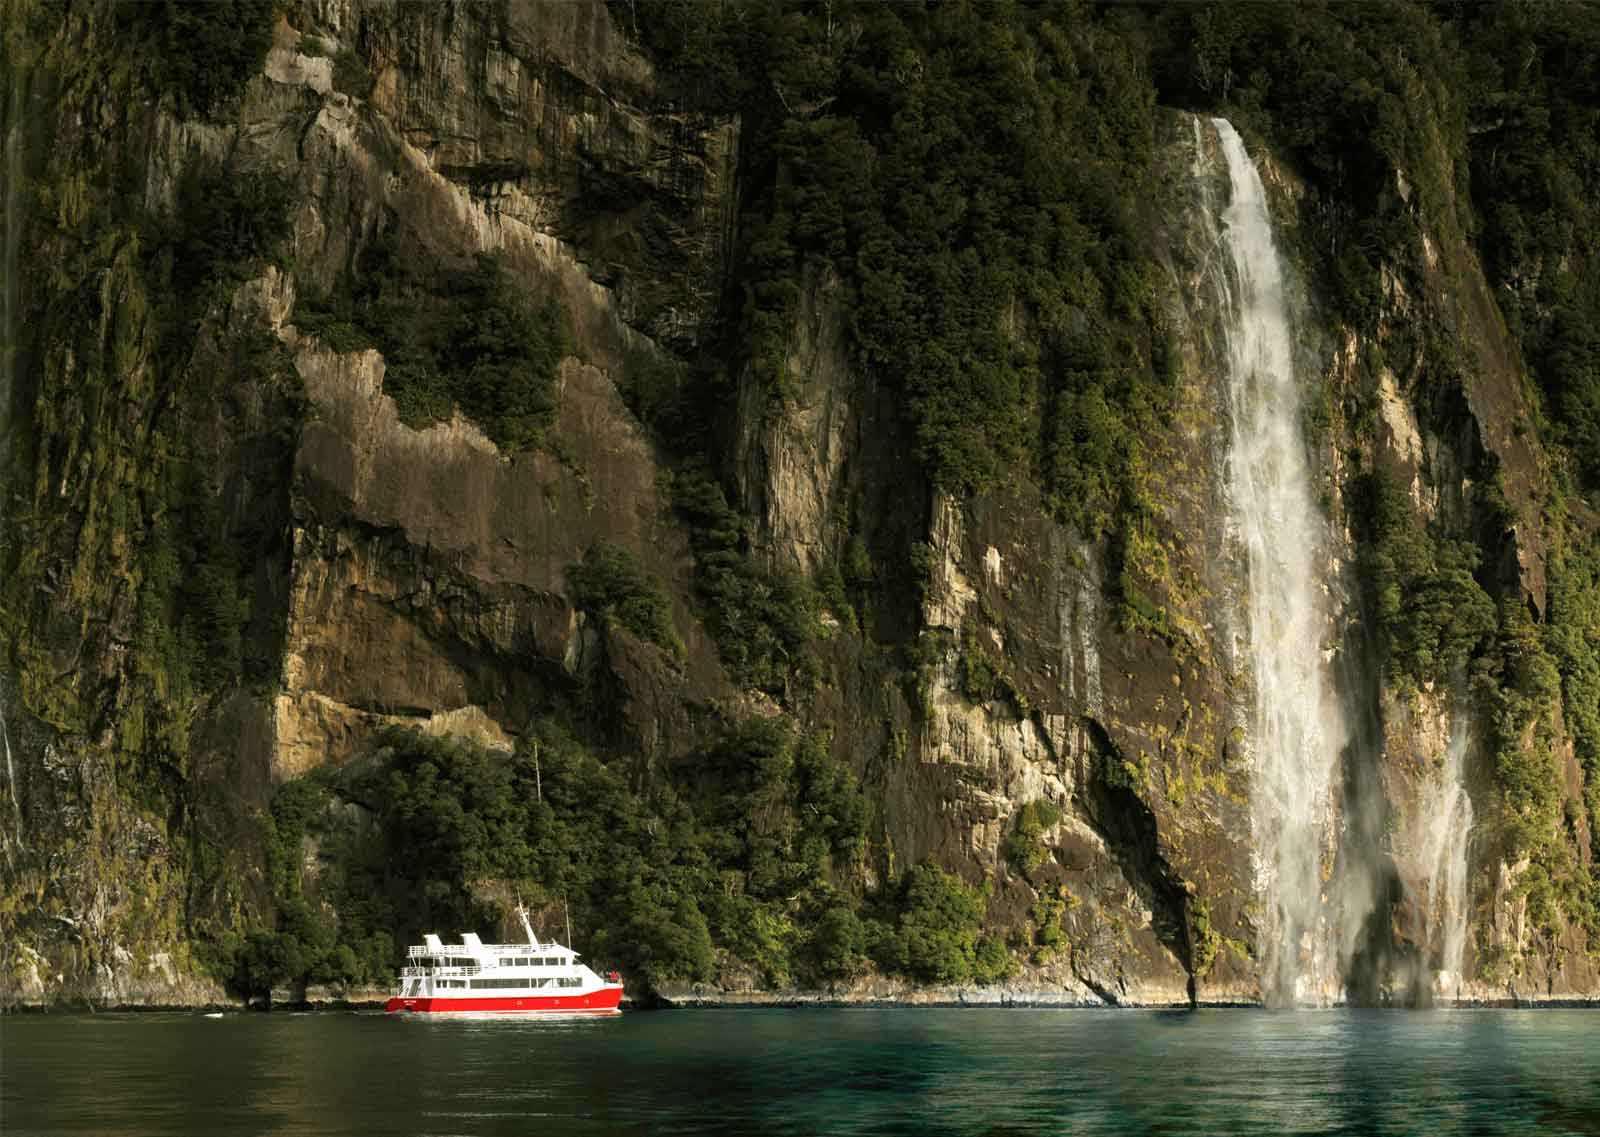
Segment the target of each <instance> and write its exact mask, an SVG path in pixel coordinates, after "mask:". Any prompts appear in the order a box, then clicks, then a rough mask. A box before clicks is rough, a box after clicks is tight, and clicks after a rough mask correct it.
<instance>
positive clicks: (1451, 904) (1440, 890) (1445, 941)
mask: <svg viewBox="0 0 1600 1137" xmlns="http://www.w3.org/2000/svg"><path fill="white" fill-rule="evenodd" d="M1466 760H1467V716H1466V715H1465V714H1464V713H1462V712H1460V711H1458V712H1457V713H1456V714H1455V715H1454V716H1453V719H1452V721H1451V724H1450V745H1449V746H1448V747H1446V748H1445V753H1444V762H1443V763H1442V764H1441V765H1440V767H1439V769H1438V770H1437V771H1435V772H1434V776H1433V778H1432V779H1431V780H1430V782H1429V784H1428V786H1427V787H1426V789H1425V790H1424V792H1423V793H1422V794H1421V795H1420V799H1419V801H1418V803H1417V806H1418V818H1419V821H1420V824H1421V826H1422V833H1421V840H1420V841H1419V843H1418V844H1419V848H1418V857H1417V859H1418V860H1419V862H1420V863H1421V868H1422V871H1423V872H1424V873H1426V874H1427V885H1426V893H1425V895H1424V896H1421V897H1419V898H1418V899H1419V901H1420V902H1421V905H1422V917H1423V928H1422V929H1421V930H1422V931H1423V933H1424V935H1425V937H1426V939H1425V942H1427V943H1432V944H1437V945H1438V949H1439V956H1438V960H1439V962H1438V967H1437V969H1436V970H1435V972H1434V976H1433V989H1434V993H1435V994H1436V995H1442V996H1445V997H1455V996H1457V995H1458V994H1459V991H1460V986H1461V960H1462V954H1463V952H1464V951H1465V949H1466V943H1467V833H1468V831H1469V830H1470V829H1471V828H1472V799H1471V798H1469V797H1468V796H1467V787H1466V778H1465V775H1464V770H1465V767H1466Z"/></svg>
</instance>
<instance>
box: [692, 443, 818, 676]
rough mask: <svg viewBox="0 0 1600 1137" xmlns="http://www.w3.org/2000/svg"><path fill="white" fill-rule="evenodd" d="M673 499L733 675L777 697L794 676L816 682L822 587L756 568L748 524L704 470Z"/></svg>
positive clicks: (720, 648) (698, 589)
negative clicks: (815, 652)
mask: <svg viewBox="0 0 1600 1137" xmlns="http://www.w3.org/2000/svg"><path fill="white" fill-rule="evenodd" d="M672 501H673V506H674V508H675V509H676V511H677V513H678V516H679V517H681V518H682V519H683V521H684V522H685V524H687V525H688V527H689V541H690V545H691V547H692V548H693V549H694V555H695V567H696V570H697V571H696V578H695V590H696V592H697V593H698V594H699V596H700V599H701V600H702V601H703V602H704V604H705V608H706V625H707V627H708V628H709V629H710V631H711V634H712V637H713V638H714V639H715V640H716V642H717V650H718V652H719V653H720V654H721V656H722V662H723V664H724V666H726V667H727V669H728V671H729V673H730V674H731V675H733V676H734V677H735V678H736V679H738V680H739V681H740V682H742V683H745V684H747V685H749V686H752V687H758V688H761V689H762V690H766V691H771V692H775V693H776V692H781V691H784V690H785V689H786V688H787V686H788V684H789V682H790V681H791V679H792V678H794V677H799V678H801V679H802V680H806V679H809V678H810V677H811V675H812V673H813V669H814V667H815V660H814V658H813V657H812V654H811V650H810V645H811V641H812V638H813V637H814V636H815V635H816V634H817V631H818V628H819V620H820V615H821V610H820V600H819V598H818V596H817V593H816V590H815V589H814V588H812V587H811V585H810V583H809V582H807V581H806V580H805V579H804V578H803V577H801V576H799V575H798V574H796V573H792V572H782V571H779V572H768V571H765V570H763V569H762V568H761V567H760V566H758V565H757V564H756V563H755V560H754V558H753V557H752V556H751V555H750V550H749V541H748V538H747V536H746V533H745V526H744V519H743V518H742V517H741V516H740V515H739V513H738V512H737V511H735V510H734V509H733V507H731V506H730V505H729V504H728V499H727V496H726V495H725V494H724V493H723V492H722V487H721V486H720V485H719V484H718V483H717V482H716V481H715V480H714V479H713V478H712V477H711V476H710V475H709V474H708V473H706V472H705V471H704V469H703V468H699V467H695V466H690V467H686V468H685V469H683V470H680V471H679V473H678V474H677V476H676V477H675V478H674V479H673V482H672Z"/></svg>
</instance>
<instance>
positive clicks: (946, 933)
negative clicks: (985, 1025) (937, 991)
mask: <svg viewBox="0 0 1600 1137" xmlns="http://www.w3.org/2000/svg"><path fill="white" fill-rule="evenodd" d="M895 899H896V901H897V903H898V909H899V911H898V914H897V916H896V918H895V920H894V923H893V924H892V926H891V929H890V930H889V932H888V933H887V934H885V935H883V936H882V938H881V940H880V943H879V947H878V952H877V958H878V961H879V963H880V964H883V965H884V966H885V967H887V968H888V969H890V970H894V971H903V972H905V973H906V974H907V975H909V976H911V977H912V978H913V979H916V980H919V981H920V982H923V983H941V984H959V983H997V982H999V981H1001V980H1002V979H1004V978H1006V976H1008V975H1009V974H1011V972H1012V971H1013V970H1014V968H1015V963H1014V962H1013V961H1012V959H1011V956H1010V953H1008V952H1007V951H1006V950H1005V947H1004V945H1003V944H1001V943H1000V942H999V941H998V940H996V939H995V938H994V937H992V936H985V935H984V934H983V909H984V904H983V897H982V896H981V895H980V894H979V892H978V890H977V889H975V888H973V887H972V886H971V885H969V884H967V883H966V882H965V881H963V880H962V879H961V878H960V877H958V876H954V875H952V874H950V873H947V872H945V871H944V870H943V869H941V868H940V867H939V866H938V865H936V864H934V863H932V862H931V861H924V862H922V863H921V864H919V865H917V866H916V867H914V868H913V869H912V870H911V871H910V872H908V873H907V874H906V878H905V880H904V881H903V882H902V884H901V886H900V889H899V894H898V896H897V897H896V898H895Z"/></svg>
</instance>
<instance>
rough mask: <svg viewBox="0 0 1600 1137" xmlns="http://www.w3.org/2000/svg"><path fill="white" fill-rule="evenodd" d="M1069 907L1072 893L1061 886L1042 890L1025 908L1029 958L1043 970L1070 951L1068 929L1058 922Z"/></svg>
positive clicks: (1071, 901)
mask: <svg viewBox="0 0 1600 1137" xmlns="http://www.w3.org/2000/svg"><path fill="white" fill-rule="evenodd" d="M1072 904H1073V898H1072V893H1070V892H1068V891H1067V886H1066V885H1064V884H1058V885H1056V886H1055V887H1053V888H1045V889H1042V890H1041V891H1040V892H1039V895H1037V896H1036V897H1034V899H1033V903H1032V904H1031V905H1030V906H1029V908H1028V920H1029V924H1030V927H1031V931H1030V933H1029V935H1028V945H1029V946H1031V947H1032V949H1033V950H1032V955H1031V958H1032V960H1033V964H1034V966H1035V967H1043V966H1044V965H1045V964H1047V963H1050V962H1052V961H1054V960H1055V959H1056V957H1057V956H1059V955H1060V954H1061V953H1062V952H1064V951H1067V950H1068V949H1069V948H1070V946H1071V945H1070V944H1069V943H1068V941H1067V930H1066V928H1064V927H1063V926H1062V924H1061V919H1062V917H1063V916H1065V915H1066V913H1067V911H1068V910H1069V909H1070V908H1071V907H1072Z"/></svg>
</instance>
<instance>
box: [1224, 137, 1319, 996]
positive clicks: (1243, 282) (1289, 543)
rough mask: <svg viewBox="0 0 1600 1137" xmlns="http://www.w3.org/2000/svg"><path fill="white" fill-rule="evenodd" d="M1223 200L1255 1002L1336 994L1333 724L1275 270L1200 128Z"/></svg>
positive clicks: (1243, 182)
mask: <svg viewBox="0 0 1600 1137" xmlns="http://www.w3.org/2000/svg"><path fill="white" fill-rule="evenodd" d="M1211 122H1212V126H1213V128H1214V129H1215V131H1216V135H1217V141H1218V143H1219V146H1220V149H1221V152H1222V154H1223V156H1224V158H1225V159H1226V162H1227V173H1228V182H1229V185H1230V188H1231V193H1230V196H1229V201H1228V205H1227V207H1226V209H1225V210H1223V212H1222V230H1221V232H1220V234H1219V241H1220V244H1221V246H1222V252H1223V254H1224V255H1223V256H1222V257H1220V258H1218V259H1219V261H1220V262H1223V263H1219V264H1217V265H1215V266H1214V267H1213V269H1212V271H1211V272H1210V273H1209V275H1210V277H1211V278H1212V280H1213V281H1214V282H1215V286H1216V287H1217V289H1218V290H1219V293H1220V294H1221V296H1222V299H1223V304H1224V309H1225V314H1224V318H1223V323H1224V325H1225V329H1226V330H1225V336H1226V349H1227V374H1226V377H1225V378H1226V384H1225V385H1226V392H1227V393H1226V405H1227V411H1228V418H1229V420H1230V425H1229V438H1228V445H1229V452H1228V459H1227V473H1226V493H1227V498H1228V524H1229V527H1230V533H1229V536H1230V538H1231V540H1232V542H1233V543H1234V544H1235V547H1236V548H1237V549H1239V550H1240V551H1241V553H1242V555H1241V560H1242V562H1243V569H1244V572H1245V578H1246V581H1247V585H1246V596H1247V599H1246V601H1245V603H1244V605H1243V607H1244V620H1245V624H1246V628H1247V632H1246V634H1247V638H1248V644H1247V645H1246V647H1245V651H1244V658H1245V659H1247V660H1248V674H1249V679H1250V683H1251V691H1250V695H1251V697H1252V699H1253V707H1252V709H1251V712H1250V717H1249V719H1248V722H1249V726H1250V730H1249V738H1248V740H1247V749H1248V753H1249V756H1250V762H1251V768H1252V779H1251V818H1252V823H1253V833H1254V839H1255V857H1256V863H1255V868H1256V887H1257V891H1258V894H1259V896H1260V899H1261V902H1262V909H1263V911H1262V914H1261V920H1260V924H1259V926H1258V935H1259V938H1260V944H1259V947H1260V955H1261V968H1262V971H1261V985H1262V996H1263V998H1264V999H1265V1001H1266V1002H1268V1003H1269V1004H1275V1005H1284V1004H1295V1003H1305V1002H1328V1001H1332V1000H1335V999H1337V998H1338V997H1339V995H1340V984H1341V976H1340V967H1341V960H1340V958H1339V954H1340V953H1339V950H1338V945H1337V937H1336V932H1337V929H1336V928H1334V927H1332V926H1331V925H1332V924H1333V923H1335V922H1334V921H1331V920H1330V919H1329V915H1328V913H1329V910H1330V907H1329V895H1328V894H1329V893H1330V891H1331V889H1330V888H1329V886H1328V884H1327V882H1326V876H1325V873H1324V866H1328V870H1329V872H1330V873H1331V866H1332V863H1333V856H1332V854H1333V849H1334V840H1335V835H1336V834H1335V798H1334V789H1335V780H1336V777H1337V774H1338V768H1339V751H1340V748H1341V746H1342V745H1343V744H1344V740H1345V734H1346V732H1345V728H1344V725H1343V722H1342V716H1341V714H1340V713H1339V710H1338V708H1337V703H1336V701H1335V700H1334V698H1333V697H1332V694H1333V693H1332V685H1331V683H1328V682H1325V680H1324V671H1325V664H1324V659H1323V650H1322V643H1323V639H1324V633H1325V631H1326V629H1327V627H1328V622H1327V611H1326V608H1325V601H1324V589H1323V588H1322V584H1321V582H1322V581H1323V579H1324V576H1325V574H1326V572H1327V566H1328V563H1329V556H1328V553H1327V542H1326V534H1325V530H1326V523H1325V522H1324V520H1323V517H1322V513H1321V510H1320V509H1319V508H1318V506H1317V500H1316V495H1315V494H1314V493H1313V490H1312V473H1311V467H1310V463H1309V461H1308V458H1307V453H1306V445H1305V440H1304V437H1303V435H1302V428H1301V413H1300V408H1301V404H1300V390H1299V385H1298V383H1297V381H1296V377H1295V371H1294V352H1293V339H1292V336H1291V330H1290V323H1289V310H1288V305H1287V302H1286V300H1285V296H1284V281H1283V272H1282V269H1281V267H1280V264H1279V259H1278V251H1277V248H1276V246H1275V245H1274V243H1273V237H1272V223H1271V218H1270V216H1269V213H1268V209H1267V199H1266V193H1265V190H1264V188H1263V186H1262V182H1261V177H1260V174H1259V173H1258V172H1257V170H1256V167H1255V165H1254V163H1253V162H1251V160H1250V156H1249V154H1247V153H1246V151H1245V148H1244V143H1243V142H1242V141H1241V140H1240V138H1239V135H1238V134H1237V133H1236V132H1235V131H1234V129H1233V127H1232V126H1231V125H1230V124H1229V123H1228V122H1227V121H1226V120H1225V119H1220V118H1215V119H1212V120H1211Z"/></svg>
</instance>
